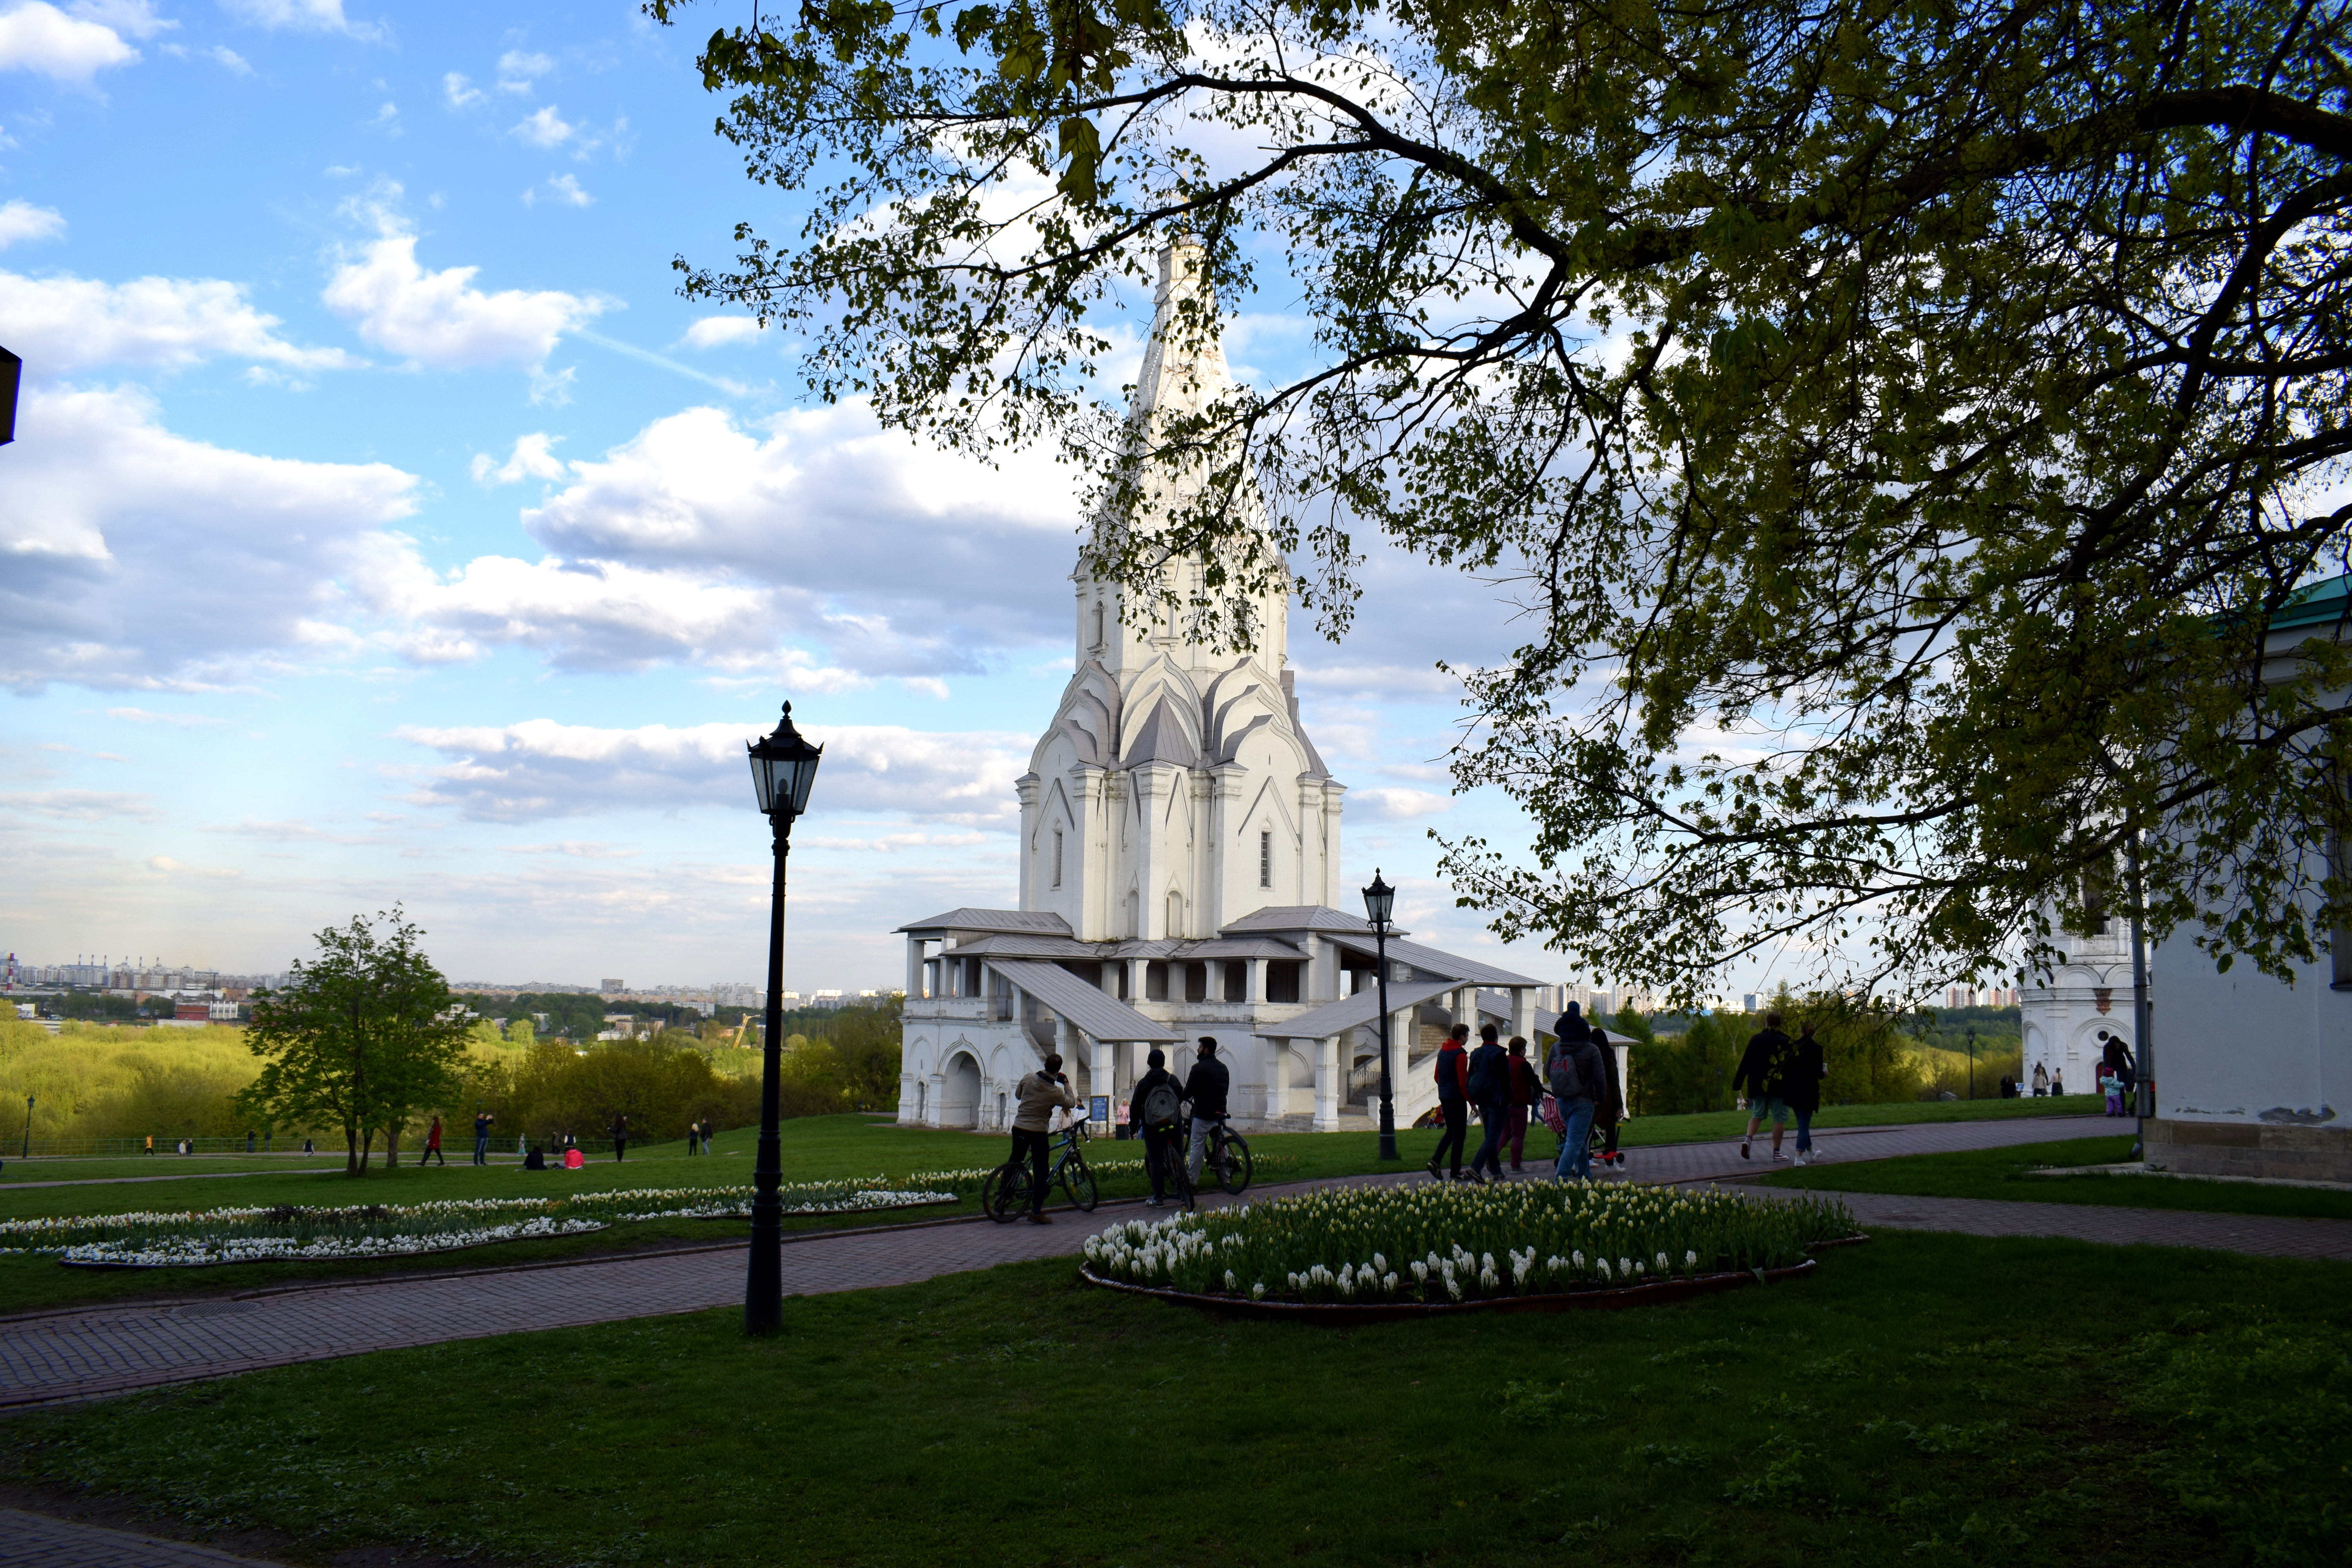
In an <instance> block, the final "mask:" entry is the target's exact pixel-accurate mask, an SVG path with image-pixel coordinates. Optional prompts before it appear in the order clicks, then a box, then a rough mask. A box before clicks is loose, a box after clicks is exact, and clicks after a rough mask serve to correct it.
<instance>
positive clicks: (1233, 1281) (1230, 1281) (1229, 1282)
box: [1225, 1268, 1242, 1290]
mask: <svg viewBox="0 0 2352 1568" xmlns="http://www.w3.org/2000/svg"><path fill="white" fill-rule="evenodd" d="M1241 1288H1242V1277H1241V1276H1240V1275H1238V1274H1236V1273H1234V1271H1233V1270H1232V1269H1230V1268H1228V1269H1226V1270H1225V1289H1228V1290H1238V1289H1241Z"/></svg>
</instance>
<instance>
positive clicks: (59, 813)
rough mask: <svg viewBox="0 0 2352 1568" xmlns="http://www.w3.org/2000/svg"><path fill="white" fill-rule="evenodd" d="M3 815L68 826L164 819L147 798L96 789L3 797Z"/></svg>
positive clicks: (36, 792) (34, 792)
mask: <svg viewBox="0 0 2352 1568" xmlns="http://www.w3.org/2000/svg"><path fill="white" fill-rule="evenodd" d="M0 811H11V812H16V813H19V814H23V815H26V816H47V817H52V818H57V819H59V820H63V821H68V822H119V821H121V820H122V819H124V818H126V817H131V818H137V819H140V820H142V821H152V820H154V819H155V818H157V817H160V816H163V813H161V812H159V811H157V810H156V809H155V806H154V804H153V803H152V801H151V800H149V798H148V797H147V796H145V795H119V794H114V793H111V792H109V791H105V790H93V789H52V790H33V791H26V792H24V793H21V794H16V795H0Z"/></svg>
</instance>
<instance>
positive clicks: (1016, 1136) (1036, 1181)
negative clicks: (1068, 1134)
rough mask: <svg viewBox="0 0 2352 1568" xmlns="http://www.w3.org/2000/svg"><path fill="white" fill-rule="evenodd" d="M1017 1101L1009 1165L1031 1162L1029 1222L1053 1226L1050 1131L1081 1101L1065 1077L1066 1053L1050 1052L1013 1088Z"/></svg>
mask: <svg viewBox="0 0 2352 1568" xmlns="http://www.w3.org/2000/svg"><path fill="white" fill-rule="evenodd" d="M1013 1101H1014V1103H1015V1104H1017V1105H1018V1106H1019V1108H1020V1109H1018V1110H1015V1111H1013V1157H1012V1158H1011V1159H1010V1160H1009V1161H1007V1162H1006V1163H1007V1164H1009V1165H1014V1166H1018V1165H1019V1164H1020V1163H1021V1162H1022V1160H1023V1159H1024V1157H1025V1158H1026V1159H1027V1160H1028V1162H1029V1223H1030V1224H1031V1225H1051V1224H1053V1223H1054V1222H1053V1221H1052V1220H1051V1219H1048V1218H1047V1217H1046V1215H1045V1174H1046V1169H1045V1168H1046V1166H1047V1164H1048V1163H1050V1162H1051V1161H1052V1159H1053V1153H1054V1151H1053V1142H1054V1140H1053V1137H1052V1135H1051V1134H1050V1133H1049V1132H1048V1131H1046V1130H1047V1129H1048V1128H1050V1127H1051V1126H1052V1125H1053V1124H1054V1112H1055V1111H1056V1110H1068V1109H1069V1108H1070V1107H1072V1106H1074V1105H1076V1104H1077V1102H1078V1097H1077V1094H1076V1091H1075V1090H1073V1089H1071V1088H1070V1080H1069V1079H1067V1078H1065V1077H1064V1076H1063V1075H1062V1054H1061V1053H1060V1052H1059V1051H1047V1052H1046V1053H1045V1065H1044V1066H1043V1067H1041V1068H1038V1069H1037V1070H1036V1071H1035V1072H1033V1073H1031V1074H1030V1075H1029V1076H1028V1077H1027V1078H1024V1079H1022V1080H1021V1081H1020V1082H1019V1083H1018V1084H1015V1085H1014V1086H1013Z"/></svg>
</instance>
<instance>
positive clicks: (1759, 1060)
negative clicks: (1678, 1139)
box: [1731, 1013, 1795, 1160]
mask: <svg viewBox="0 0 2352 1568" xmlns="http://www.w3.org/2000/svg"><path fill="white" fill-rule="evenodd" d="M1793 1044H1795V1042H1794V1041H1792V1040H1790V1038H1789V1037H1788V1036H1786V1035H1784V1034H1782V1033H1781V1032H1780V1014H1778V1013H1767V1014H1765V1015H1764V1026H1763V1027H1762V1028H1761V1029H1759V1030H1757V1031H1756V1033H1755V1034H1754V1035H1752V1036H1751V1037H1749V1038H1748V1048H1747V1049H1746V1050H1744V1051H1742V1052H1741V1053H1740V1054H1739V1067H1738V1070H1736V1071H1735V1072H1733V1073H1732V1075H1731V1092H1732V1093H1733V1095H1735V1096H1737V1097H1738V1099H1737V1103H1738V1104H1739V1105H1741V1106H1744V1107H1745V1108H1746V1109H1747V1110H1748V1131H1745V1132H1743V1133H1741V1134H1740V1135H1739V1157H1740V1158H1741V1159H1743V1160H1745V1159H1747V1158H1748V1144H1750V1143H1751V1142H1755V1139H1756V1129H1757V1126H1758V1125H1759V1123H1760V1122H1761V1121H1763V1120H1764V1118H1765V1117H1767V1116H1769V1117H1770V1118H1771V1119H1772V1158H1774V1159H1775V1160H1778V1159H1781V1158H1784V1156H1783V1155H1782V1154H1781V1152H1780V1134H1781V1131H1782V1130H1783V1129H1784V1128H1786V1126H1787V1125H1788V1121H1789V1108H1788V1107H1787V1106H1786V1105H1783V1104H1781V1103H1780V1101H1779V1100H1774V1099H1773V1098H1772V1091H1771V1087H1770V1086H1771V1083H1772V1080H1773V1079H1775V1078H1776V1077H1778V1076H1779V1074H1780V1056H1781V1054H1782V1053H1783V1052H1785V1051H1787V1050H1788V1048H1789V1047H1790V1046H1791V1045H1793Z"/></svg>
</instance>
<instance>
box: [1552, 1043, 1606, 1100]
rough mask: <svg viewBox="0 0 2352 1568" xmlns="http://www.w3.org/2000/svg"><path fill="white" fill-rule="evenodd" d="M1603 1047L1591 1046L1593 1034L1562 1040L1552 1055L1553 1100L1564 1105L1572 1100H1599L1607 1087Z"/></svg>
mask: <svg viewBox="0 0 2352 1568" xmlns="http://www.w3.org/2000/svg"><path fill="white" fill-rule="evenodd" d="M1605 1070H1606V1069H1605V1068H1603V1067H1602V1066H1601V1047H1598V1046H1596V1045H1594V1044H1593V1043H1592V1037H1591V1036H1590V1035H1586V1036H1583V1037H1579V1038H1577V1039H1572V1040H1562V1041H1560V1043H1559V1049H1558V1050H1557V1051H1555V1052H1553V1053H1552V1058H1551V1079H1550V1088H1551V1097H1552V1098H1553V1099H1554V1100H1559V1101H1561V1102H1562V1103H1563V1104H1565V1103H1566V1102H1567V1101H1569V1100H1593V1101H1596V1102H1597V1101H1598V1100H1600V1099H1601V1089H1602V1088H1603V1087H1604V1080H1603V1079H1602V1074H1603V1072H1604V1071H1605Z"/></svg>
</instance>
